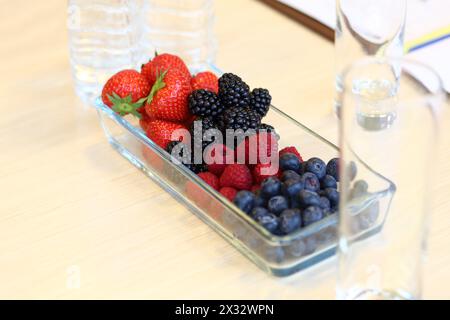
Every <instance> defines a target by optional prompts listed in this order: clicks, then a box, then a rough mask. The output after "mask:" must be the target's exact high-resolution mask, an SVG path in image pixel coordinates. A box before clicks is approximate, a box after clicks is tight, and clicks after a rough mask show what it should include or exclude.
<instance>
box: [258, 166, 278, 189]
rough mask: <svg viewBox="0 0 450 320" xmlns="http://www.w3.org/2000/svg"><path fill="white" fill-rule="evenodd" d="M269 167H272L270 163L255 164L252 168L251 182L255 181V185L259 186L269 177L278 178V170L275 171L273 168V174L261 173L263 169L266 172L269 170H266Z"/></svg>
mask: <svg viewBox="0 0 450 320" xmlns="http://www.w3.org/2000/svg"><path fill="white" fill-rule="evenodd" d="M271 165H272V164H271V163H265V164H257V165H256V166H255V168H253V180H254V181H255V183H258V184H260V183H261V182H263V181H264V180H266V179H267V178H269V177H277V176H278V170H276V169H277V168H274V169H275V172H273V174H267V173H265V174H263V173H262V171H263V169H265V170H264V171H268V170H269V169H268V168H270V167H271Z"/></svg>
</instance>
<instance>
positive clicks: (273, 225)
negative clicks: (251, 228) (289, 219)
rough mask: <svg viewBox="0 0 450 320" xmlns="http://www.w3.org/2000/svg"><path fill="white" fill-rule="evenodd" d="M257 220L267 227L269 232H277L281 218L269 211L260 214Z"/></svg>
mask: <svg viewBox="0 0 450 320" xmlns="http://www.w3.org/2000/svg"><path fill="white" fill-rule="evenodd" d="M255 220H256V222H258V223H259V224H260V225H262V226H263V227H264V228H266V229H267V230H268V231H269V232H272V233H273V232H275V231H276V230H277V229H278V225H279V220H278V217H277V216H275V215H274V214H271V213H269V212H268V211H267V214H260V215H258V216H257V217H256V218H255Z"/></svg>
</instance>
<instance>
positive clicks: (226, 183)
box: [220, 164, 253, 190]
mask: <svg viewBox="0 0 450 320" xmlns="http://www.w3.org/2000/svg"><path fill="white" fill-rule="evenodd" d="M252 183H253V179H252V174H251V172H250V169H249V168H248V167H247V166H246V165H245V164H230V165H228V166H227V167H226V168H225V170H224V171H223V173H222V175H221V176H220V186H221V187H222V188H223V187H232V188H235V189H237V190H250V188H251V187H252Z"/></svg>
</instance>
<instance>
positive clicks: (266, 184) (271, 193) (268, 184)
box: [261, 177, 281, 199]
mask: <svg viewBox="0 0 450 320" xmlns="http://www.w3.org/2000/svg"><path fill="white" fill-rule="evenodd" d="M280 193H281V181H280V180H278V179H277V178H273V177H270V178H267V179H266V180H264V181H263V183H262V184H261V196H262V197H264V198H266V199H270V198H272V197H275V196H277V195H279V194H280Z"/></svg>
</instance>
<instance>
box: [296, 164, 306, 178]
mask: <svg viewBox="0 0 450 320" xmlns="http://www.w3.org/2000/svg"><path fill="white" fill-rule="evenodd" d="M305 166H306V162H301V163H300V168H299V169H298V171H297V172H298V174H300V175H302V174H304V173H305V172H306V171H305Z"/></svg>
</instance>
